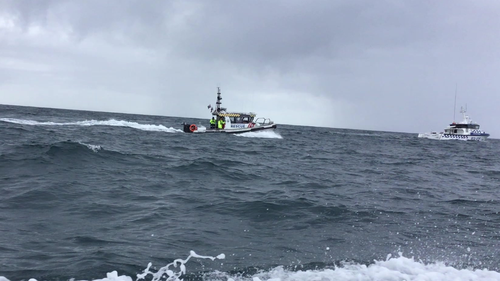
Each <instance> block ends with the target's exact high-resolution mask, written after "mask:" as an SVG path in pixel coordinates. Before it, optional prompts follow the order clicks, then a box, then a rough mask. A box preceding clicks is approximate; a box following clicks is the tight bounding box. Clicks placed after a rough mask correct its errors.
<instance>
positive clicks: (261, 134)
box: [235, 130, 283, 139]
mask: <svg viewBox="0 0 500 281" xmlns="http://www.w3.org/2000/svg"><path fill="white" fill-rule="evenodd" d="M235 136H238V137H245V138H264V139H283V137H282V136H281V135H280V134H278V133H277V132H275V131H266V130H263V131H255V132H247V133H241V134H235Z"/></svg>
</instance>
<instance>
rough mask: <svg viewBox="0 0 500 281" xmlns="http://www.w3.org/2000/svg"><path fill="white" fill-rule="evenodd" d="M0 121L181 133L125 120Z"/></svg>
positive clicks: (6, 119) (8, 119)
mask: <svg viewBox="0 0 500 281" xmlns="http://www.w3.org/2000/svg"><path fill="white" fill-rule="evenodd" d="M0 121H3V122H8V123H14V124H20V125H30V126H85V127H88V126H114V127H129V128H133V129H137V130H142V131H153V132H167V133H182V132H183V131H182V130H180V129H175V128H173V127H170V128H167V127H165V126H163V125H155V124H140V123H137V122H130V121H125V120H115V119H109V120H84V121H77V122H61V123H58V122H39V121H34V120H24V119H14V118H0Z"/></svg>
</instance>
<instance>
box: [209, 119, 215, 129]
mask: <svg viewBox="0 0 500 281" xmlns="http://www.w3.org/2000/svg"><path fill="white" fill-rule="evenodd" d="M210 129H215V118H214V117H212V119H211V120H210Z"/></svg>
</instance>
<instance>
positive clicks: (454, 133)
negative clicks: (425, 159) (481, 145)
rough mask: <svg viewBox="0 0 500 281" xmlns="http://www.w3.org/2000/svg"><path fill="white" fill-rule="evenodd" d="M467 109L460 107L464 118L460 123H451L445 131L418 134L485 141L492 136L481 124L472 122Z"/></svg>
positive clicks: (436, 137) (433, 137)
mask: <svg viewBox="0 0 500 281" xmlns="http://www.w3.org/2000/svg"><path fill="white" fill-rule="evenodd" d="M466 112H467V110H464V109H463V108H461V109H460V113H462V115H463V120H462V121H461V122H458V123H455V122H453V123H451V124H450V126H448V127H447V128H445V129H444V132H440V133H438V132H430V133H421V134H418V137H419V138H426V139H434V140H464V141H485V140H486V138H488V137H489V136H490V134H487V133H486V132H484V131H481V130H480V129H479V127H480V126H479V124H477V123H474V122H472V120H471V119H470V117H469V116H468V115H466V114H465V113H466Z"/></svg>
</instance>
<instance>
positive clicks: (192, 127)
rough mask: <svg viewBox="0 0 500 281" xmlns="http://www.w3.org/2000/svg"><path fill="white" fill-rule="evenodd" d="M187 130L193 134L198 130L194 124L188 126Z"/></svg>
mask: <svg viewBox="0 0 500 281" xmlns="http://www.w3.org/2000/svg"><path fill="white" fill-rule="evenodd" d="M189 130H190V131H191V132H194V131H196V130H198V127H196V125H195V124H192V125H191V126H189Z"/></svg>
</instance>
